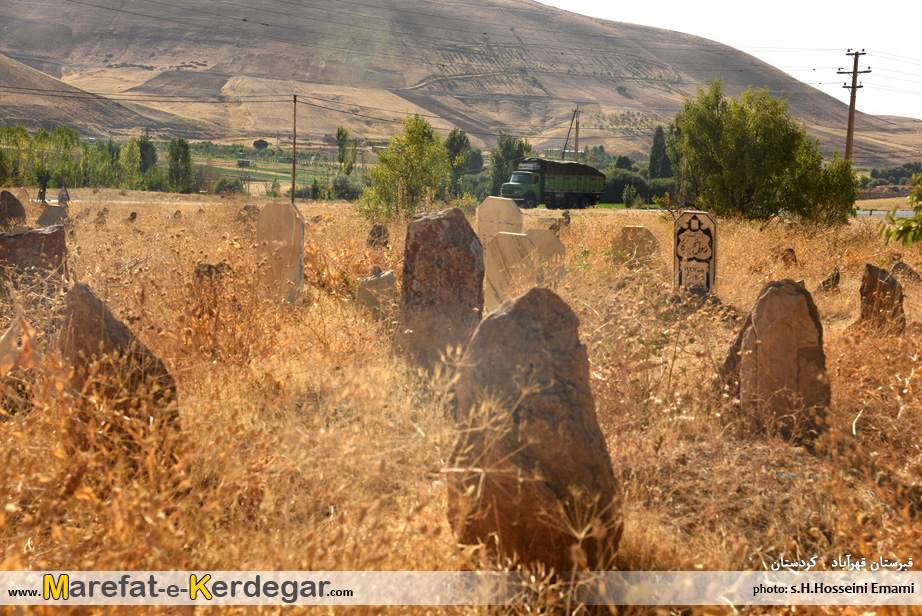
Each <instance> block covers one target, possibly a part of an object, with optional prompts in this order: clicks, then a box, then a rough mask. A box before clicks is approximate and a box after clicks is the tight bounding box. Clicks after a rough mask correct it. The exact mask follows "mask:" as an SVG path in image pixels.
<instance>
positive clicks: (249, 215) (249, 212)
mask: <svg viewBox="0 0 922 616" xmlns="http://www.w3.org/2000/svg"><path fill="white" fill-rule="evenodd" d="M257 218H259V207H257V206H255V205H252V204H247V205H244V206H243V207H242V208H240V210H239V211H238V212H237V216H236V217H234V222H237V223H241V224H245V225H252V224H255V223H256V219H257Z"/></svg>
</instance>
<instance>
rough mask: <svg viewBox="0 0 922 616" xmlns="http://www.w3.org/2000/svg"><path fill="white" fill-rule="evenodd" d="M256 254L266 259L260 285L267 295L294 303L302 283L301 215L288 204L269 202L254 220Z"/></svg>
mask: <svg viewBox="0 0 922 616" xmlns="http://www.w3.org/2000/svg"><path fill="white" fill-rule="evenodd" d="M256 245H257V255H258V258H259V259H260V260H263V259H265V260H266V261H267V265H266V269H265V270H263V272H262V275H261V286H262V288H263V289H264V291H265V293H266V296H267V297H269V298H280V299H284V300H285V301H288V302H294V301H295V300H296V299H297V298H298V297H299V296H300V294H301V290H302V288H303V286H304V217H303V216H301V212H300V211H298V208H297V207H295V206H294V205H292V204H291V203H287V202H285V203H283V202H271V203H269V204H267V205H266V207H265V208H264V209H263V211H262V212H260V213H259V218H257V220H256Z"/></svg>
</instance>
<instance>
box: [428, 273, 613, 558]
mask: <svg viewBox="0 0 922 616" xmlns="http://www.w3.org/2000/svg"><path fill="white" fill-rule="evenodd" d="M455 393H456V397H457V404H458V416H459V419H460V420H461V424H462V425H461V429H460V430H459V436H458V439H457V441H456V442H455V445H454V449H453V451H452V454H451V458H450V461H449V468H448V469H446V470H445V471H443V474H444V477H445V478H446V485H447V486H448V518H449V522H450V524H451V525H452V527H453V529H454V532H455V534H456V536H457V538H458V540H459V541H460V542H461V543H465V544H477V543H480V542H483V543H484V544H486V545H487V546H488V547H489V548H490V549H491V550H492V551H494V552H498V553H499V554H500V556H509V557H511V556H513V555H515V556H517V557H518V559H519V562H522V563H533V562H540V563H544V564H545V565H546V566H552V567H554V568H555V569H556V571H558V572H561V571H574V570H577V569H581V570H582V569H585V568H587V567H588V569H589V570H590V571H598V570H606V569H609V568H610V565H611V557H612V555H614V553H615V552H616V550H617V548H618V543H619V541H620V538H621V530H622V527H623V522H622V511H621V490H620V485H619V483H618V481H617V480H616V479H615V475H614V472H613V471H612V465H611V459H610V457H609V454H608V448H607V446H606V443H605V438H604V437H603V435H602V432H601V430H600V429H599V423H598V418H597V416H596V411H595V402H594V400H593V398H592V391H591V389H590V386H589V358H588V355H587V352H586V347H585V346H584V345H583V344H581V343H580V339H579V319H578V318H577V316H576V315H575V314H574V313H573V311H572V310H571V309H570V307H569V306H568V305H567V304H566V302H564V301H563V300H562V299H560V297H558V296H557V295H556V294H555V293H554V292H553V291H550V290H548V289H542V288H534V289H531V290H530V291H528V292H527V293H525V294H524V295H522V296H520V297H517V298H515V299H512V300H510V301H508V302H506V303H504V304H503V305H502V306H500V308H499V309H497V310H495V311H494V312H493V313H491V314H490V315H488V316H487V317H486V318H484V320H483V321H482V322H481V323H480V324H479V325H478V326H477V329H476V330H475V332H474V335H473V337H472V339H471V342H470V344H469V345H468V348H467V350H466V352H465V354H464V359H463V361H462V362H461V365H460V368H459V372H458V381H457V385H456V386H455ZM589 529H592V530H591V532H586V531H587V530H589ZM576 533H585V534H584V535H583V539H582V542H580V540H579V539H578V538H577V537H576V536H575V534H576ZM578 543H581V545H580V546H579V548H581V549H573V548H574V546H575V545H576V544H578Z"/></svg>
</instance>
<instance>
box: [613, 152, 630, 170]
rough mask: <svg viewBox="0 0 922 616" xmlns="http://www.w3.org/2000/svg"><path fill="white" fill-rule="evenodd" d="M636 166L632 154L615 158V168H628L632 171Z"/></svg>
mask: <svg viewBox="0 0 922 616" xmlns="http://www.w3.org/2000/svg"><path fill="white" fill-rule="evenodd" d="M633 168H634V159H633V158H631V157H630V156H625V155H623V154H622V155H621V156H619V157H618V158H616V159H615V169H627V170H628V171H630V170H631V169H633Z"/></svg>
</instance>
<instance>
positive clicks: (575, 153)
mask: <svg viewBox="0 0 922 616" xmlns="http://www.w3.org/2000/svg"><path fill="white" fill-rule="evenodd" d="M573 162H575V163H578V162H579V105H577V106H576V136H575V137H574V138H573Z"/></svg>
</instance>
